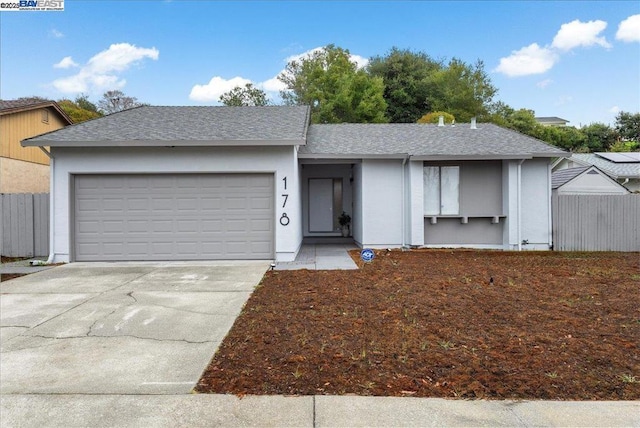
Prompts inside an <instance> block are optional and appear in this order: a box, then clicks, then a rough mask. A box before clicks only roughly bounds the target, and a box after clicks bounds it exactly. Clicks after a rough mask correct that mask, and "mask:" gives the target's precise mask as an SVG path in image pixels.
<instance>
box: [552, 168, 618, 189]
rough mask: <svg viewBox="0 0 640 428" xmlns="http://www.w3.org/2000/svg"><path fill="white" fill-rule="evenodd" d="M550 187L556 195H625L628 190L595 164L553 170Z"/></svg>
mask: <svg viewBox="0 0 640 428" xmlns="http://www.w3.org/2000/svg"><path fill="white" fill-rule="evenodd" d="M551 189H552V190H553V194H557V195H626V194H628V193H629V191H628V190H627V189H626V188H625V187H624V186H623V185H622V184H620V183H618V182H617V181H615V180H614V179H612V178H610V177H609V176H608V175H607V174H605V173H604V172H602V171H600V170H599V169H598V168H596V167H595V166H578V167H575V168H566V169H560V170H558V171H554V172H553V173H552V174H551Z"/></svg>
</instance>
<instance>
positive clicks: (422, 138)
mask: <svg viewBox="0 0 640 428" xmlns="http://www.w3.org/2000/svg"><path fill="white" fill-rule="evenodd" d="M299 153H300V155H301V156H303V157H314V156H317V157H322V156H326V157H338V156H344V157H348V156H354V157H357V156H362V155H373V156H375V155H394V154H395V155H409V156H414V157H425V158H426V157H432V158H434V159H436V158H438V157H447V156H454V157H455V156H458V157H461V156H469V157H487V158H490V157H494V158H508V157H522V156H527V157H534V156H539V157H563V156H566V154H567V153H566V152H565V151H563V150H561V149H558V148H556V147H553V146H551V145H549V144H547V143H544V142H543V141H540V140H537V139H535V138H532V137H528V136H526V135H523V134H520V133H518V132H515V131H511V130H509V129H505V128H501V127H499V126H497V125H493V124H488V123H481V124H478V125H477V129H471V127H470V125H469V124H457V125H456V126H451V125H448V126H437V125H430V124H411V123H407V124H401V123H396V124H339V125H324V124H322V125H311V126H310V127H309V132H308V134H307V145H306V146H304V147H301V148H300V151H299Z"/></svg>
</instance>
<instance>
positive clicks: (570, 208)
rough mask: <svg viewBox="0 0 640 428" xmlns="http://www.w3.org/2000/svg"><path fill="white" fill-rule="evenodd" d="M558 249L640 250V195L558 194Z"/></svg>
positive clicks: (555, 232)
mask: <svg viewBox="0 0 640 428" xmlns="http://www.w3.org/2000/svg"><path fill="white" fill-rule="evenodd" d="M552 207H553V247H554V249H555V250H558V251H640V238H639V237H640V195H636V194H630V195H554V196H553V199H552Z"/></svg>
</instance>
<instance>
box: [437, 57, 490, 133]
mask: <svg viewBox="0 0 640 428" xmlns="http://www.w3.org/2000/svg"><path fill="white" fill-rule="evenodd" d="M429 80H430V91H429V97H428V98H429V104H430V107H431V108H432V109H434V110H443V111H448V112H450V113H451V114H453V115H454V116H455V117H456V118H457V119H458V120H459V121H460V122H468V121H469V120H471V118H472V117H474V116H479V117H481V118H483V117H486V116H487V115H488V113H489V106H490V105H491V101H492V100H493V97H494V96H495V95H496V93H497V92H498V90H497V89H496V87H495V86H493V84H492V83H491V79H490V78H489V75H488V74H487V73H486V71H485V70H484V63H483V62H482V61H477V62H476V63H475V64H473V65H470V64H467V63H465V62H464V61H461V60H459V59H457V58H453V59H452V60H451V61H449V63H448V64H447V66H446V67H444V68H442V69H441V70H438V71H436V72H435V73H433V74H432V75H431V76H430V79H429Z"/></svg>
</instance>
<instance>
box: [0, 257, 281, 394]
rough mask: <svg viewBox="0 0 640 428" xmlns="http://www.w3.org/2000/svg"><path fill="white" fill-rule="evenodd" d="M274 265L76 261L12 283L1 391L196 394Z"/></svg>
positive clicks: (4, 289)
mask: <svg viewBox="0 0 640 428" xmlns="http://www.w3.org/2000/svg"><path fill="white" fill-rule="evenodd" d="M268 267H269V263H268V262H214V263H211V262H206V263H201V262H192V263H186V262H185V263H135V264H134V263H74V264H70V265H65V266H61V267H58V268H55V269H51V270H47V271H44V272H38V273H35V274H32V275H29V276H25V277H22V278H18V279H14V280H11V281H7V282H4V283H2V284H0V293H1V295H0V327H1V328H0V334H1V336H0V348H1V354H0V356H1V358H0V393H2V394H3V395H6V394H184V393H188V392H190V391H191V389H192V388H193V387H194V386H195V384H196V381H197V380H198V378H199V376H200V374H201V373H202V371H203V370H204V368H205V366H206V365H207V363H208V362H209V360H210V359H211V357H212V356H213V354H214V352H215V350H216V349H217V347H218V345H219V344H220V342H221V341H222V339H223V338H224V336H225V335H226V334H227V332H228V331H229V329H230V328H231V326H232V325H233V322H234V320H235V318H236V316H237V315H238V314H239V313H240V311H241V309H242V306H243V305H244V303H245V302H246V300H247V298H248V297H249V295H250V294H251V292H252V290H253V289H254V287H255V286H256V285H257V284H258V283H259V282H260V279H261V278H262V276H263V274H264V273H265V271H266V270H267V268H268Z"/></svg>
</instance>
